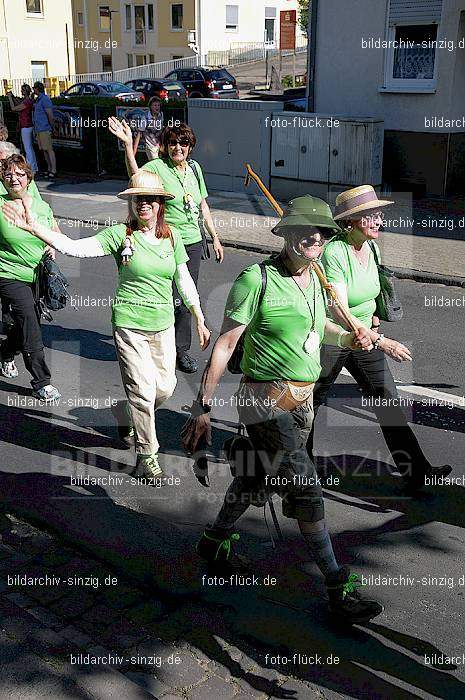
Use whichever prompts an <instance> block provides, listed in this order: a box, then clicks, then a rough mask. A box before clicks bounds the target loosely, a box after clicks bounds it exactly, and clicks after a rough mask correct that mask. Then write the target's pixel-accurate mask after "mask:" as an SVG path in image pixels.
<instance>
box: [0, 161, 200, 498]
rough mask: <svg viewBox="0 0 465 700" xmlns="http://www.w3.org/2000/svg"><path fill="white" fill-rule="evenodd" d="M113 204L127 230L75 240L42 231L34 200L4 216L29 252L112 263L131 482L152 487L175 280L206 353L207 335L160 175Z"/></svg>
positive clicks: (166, 386) (169, 359)
mask: <svg viewBox="0 0 465 700" xmlns="http://www.w3.org/2000/svg"><path fill="white" fill-rule="evenodd" d="M118 197H119V198H120V199H124V200H127V202H128V209H129V211H128V218H127V220H126V223H124V224H116V225H114V226H109V227H107V228H104V229H103V230H102V231H99V233H97V234H96V235H95V236H90V237H88V238H84V239H78V240H73V239H71V238H69V237H68V236H65V235H64V234H62V233H58V232H54V231H51V230H50V228H49V227H47V226H44V225H41V223H40V221H39V220H38V219H36V217H35V211H34V206H33V204H31V202H33V201H34V200H31V199H29V198H27V197H25V198H24V199H23V201H22V202H20V205H19V206H12V203H8V204H7V203H5V204H4V205H3V215H4V216H5V218H6V219H7V221H10V222H15V223H16V225H17V226H20V227H21V229H24V230H21V229H20V231H21V235H22V238H23V239H27V241H28V242H29V245H31V246H39V245H43V244H42V241H44V242H45V243H48V244H49V245H52V246H53V247H54V248H55V249H56V250H58V251H59V252H61V253H64V254H65V255H71V256H73V257H78V258H98V257H103V256H105V255H112V256H113V257H114V258H115V261H116V264H117V266H118V287H117V290H116V294H115V300H114V303H113V310H112V322H113V336H114V340H115V346H116V352H117V355H118V360H119V364H120V369H121V377H122V380H123V386H124V389H125V391H126V395H127V397H128V402H129V407H130V413H131V419H132V425H133V430H134V440H135V448H136V455H137V458H136V465H135V470H134V471H133V475H134V476H136V477H140V478H142V479H149V480H150V481H149V482H148V483H149V484H150V485H154V486H157V485H158V484H159V478H160V477H161V476H162V475H163V470H162V468H161V466H160V465H159V463H158V448H159V443H158V440H157V435H156V430H155V410H156V409H157V408H158V407H159V406H160V405H161V404H162V403H163V402H164V401H165V400H166V399H168V398H169V397H170V396H171V395H172V393H173V391H174V389H175V387H176V370H175V352H174V308H173V295H172V283H173V279H174V280H175V281H176V284H177V285H178V288H179V289H180V291H181V294H182V295H183V299H184V301H185V303H186V305H187V306H188V308H189V309H190V312H191V313H192V314H193V315H194V316H195V319H196V323H197V333H198V336H199V342H200V346H201V348H202V349H205V348H206V347H207V346H208V343H209V340H210V331H209V330H208V329H207V328H206V326H205V322H204V317H203V313H202V309H201V308H200V301H199V295H198V294H197V290H196V288H195V285H194V283H193V281H192V278H191V276H190V275H189V271H188V269H187V267H186V262H187V255H186V251H185V249H184V244H183V242H182V240H181V237H180V236H179V234H178V233H176V232H175V231H172V230H171V229H170V227H169V226H168V225H167V224H166V222H165V219H164V209H165V202H167V201H168V200H169V199H170V198H172V195H171V194H170V193H169V192H167V191H166V190H165V188H164V187H163V184H162V182H161V180H160V178H159V177H158V175H156V174H155V173H149V172H146V171H145V170H140V171H139V172H137V173H136V174H135V175H133V176H132V177H131V179H130V181H129V186H128V188H127V189H125V190H124V191H123V192H120V193H119V194H118ZM25 231H29V233H25ZM31 233H32V234H33V235H32V236H31V235H30V234H31ZM34 236H35V237H37V238H35V237H34ZM38 239H41V240H38ZM153 479H155V480H156V481H153ZM144 483H146V482H144Z"/></svg>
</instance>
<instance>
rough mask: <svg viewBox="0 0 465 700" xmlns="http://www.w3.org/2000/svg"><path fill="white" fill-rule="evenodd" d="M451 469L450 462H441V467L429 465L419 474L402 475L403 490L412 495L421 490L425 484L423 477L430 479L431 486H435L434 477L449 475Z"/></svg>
mask: <svg viewBox="0 0 465 700" xmlns="http://www.w3.org/2000/svg"><path fill="white" fill-rule="evenodd" d="M451 471H452V467H451V465H450V464H443V465H442V466H441V467H430V468H429V469H428V470H427V471H425V472H422V473H420V474H415V475H411V476H410V475H409V476H405V477H404V483H405V491H406V492H407V493H409V494H410V495H414V494H416V493H418V491H421V489H422V488H423V487H424V486H425V485H426V484H425V479H426V478H428V479H431V480H432V483H431V486H433V487H434V486H436V484H435V481H434V480H435V479H439V478H440V477H446V476H449V474H450V473H451Z"/></svg>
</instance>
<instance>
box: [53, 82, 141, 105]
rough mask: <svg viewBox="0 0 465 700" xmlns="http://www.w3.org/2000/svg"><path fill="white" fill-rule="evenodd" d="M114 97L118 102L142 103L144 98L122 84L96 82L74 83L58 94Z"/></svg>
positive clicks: (63, 95) (62, 95)
mask: <svg viewBox="0 0 465 700" xmlns="http://www.w3.org/2000/svg"><path fill="white" fill-rule="evenodd" d="M90 96H94V97H114V98H115V99H117V100H119V101H120V102H143V101H145V97H144V95H143V93H142V92H134V90H131V89H130V88H128V86H127V85H124V83H116V82H108V83H106V82H104V81H101V82H100V81H96V82H90V83H76V85H71V87H70V88H68V89H67V90H65V91H64V92H61V93H60V97H64V98H67V97H90Z"/></svg>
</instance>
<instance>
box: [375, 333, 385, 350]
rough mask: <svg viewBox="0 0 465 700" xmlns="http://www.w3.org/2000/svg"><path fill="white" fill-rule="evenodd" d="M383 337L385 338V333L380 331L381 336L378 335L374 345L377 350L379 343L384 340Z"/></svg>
mask: <svg viewBox="0 0 465 700" xmlns="http://www.w3.org/2000/svg"><path fill="white" fill-rule="evenodd" d="M383 338H384V333H380V334H379V336H378V338H377V339H376V340H375V342H374V343H373V347H374V349H375V350H378V348H379V344H380V342H381V341H382V340H383Z"/></svg>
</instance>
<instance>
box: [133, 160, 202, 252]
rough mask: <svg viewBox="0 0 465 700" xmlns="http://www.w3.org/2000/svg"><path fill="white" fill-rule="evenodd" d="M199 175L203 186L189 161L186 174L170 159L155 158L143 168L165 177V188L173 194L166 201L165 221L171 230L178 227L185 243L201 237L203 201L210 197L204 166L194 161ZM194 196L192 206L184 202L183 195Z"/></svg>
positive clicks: (196, 240) (187, 243)
mask: <svg viewBox="0 0 465 700" xmlns="http://www.w3.org/2000/svg"><path fill="white" fill-rule="evenodd" d="M194 163H195V164H196V166H197V172H198V174H199V178H200V187H199V183H198V180H197V178H196V176H195V173H194V171H193V170H192V168H191V167H190V165H186V173H185V176H184V175H182V174H181V173H180V172H179V170H176V168H175V167H174V165H173V164H172V162H171V160H165V159H164V158H155V159H154V160H151V161H149V162H148V163H146V164H145V165H144V166H143V169H144V170H150V171H151V172H153V173H157V175H159V176H160V177H161V179H162V181H163V186H164V187H165V190H166V191H167V192H169V193H170V194H174V197H175V198H174V199H170V200H167V201H166V204H165V221H166V223H167V224H169V226H170V228H171V230H172V231H177V232H178V233H179V234H180V236H181V237H182V240H183V243H184V245H190V244H191V243H198V242H199V241H201V240H202V234H201V233H200V227H199V215H200V202H201V201H202V199H205V197H208V192H207V188H206V186H205V180H204V178H203V173H202V168H201V167H200V165H199V164H198V163H197V162H196V161H194ZM186 194H190V195H191V196H192V201H193V205H192V208H191V209H188V208H187V207H186V206H185V201H184V196H185V195H186Z"/></svg>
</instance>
